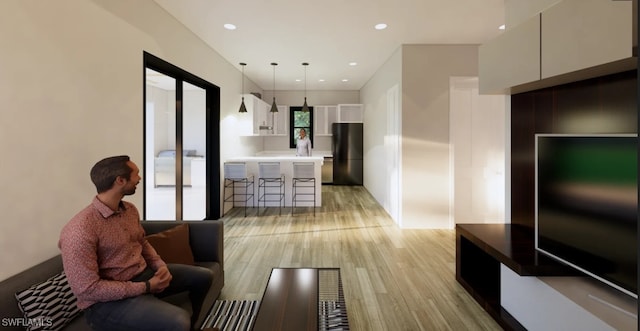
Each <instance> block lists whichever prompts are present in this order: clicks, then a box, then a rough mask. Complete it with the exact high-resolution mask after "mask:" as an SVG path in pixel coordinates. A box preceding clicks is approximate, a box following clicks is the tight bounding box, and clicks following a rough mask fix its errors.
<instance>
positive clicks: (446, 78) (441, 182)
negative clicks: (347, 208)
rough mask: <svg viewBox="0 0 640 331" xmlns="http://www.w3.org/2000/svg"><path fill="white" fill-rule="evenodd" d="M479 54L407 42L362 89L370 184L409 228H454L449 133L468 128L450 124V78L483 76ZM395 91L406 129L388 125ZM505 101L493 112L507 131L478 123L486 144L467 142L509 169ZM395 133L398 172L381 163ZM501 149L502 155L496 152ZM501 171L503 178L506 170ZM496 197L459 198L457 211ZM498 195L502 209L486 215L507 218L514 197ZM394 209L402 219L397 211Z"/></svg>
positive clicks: (474, 50) (483, 194)
mask: <svg viewBox="0 0 640 331" xmlns="http://www.w3.org/2000/svg"><path fill="white" fill-rule="evenodd" d="M477 57H478V46H477V45H403V46H402V47H401V48H400V49H398V50H397V51H396V52H395V53H394V54H393V55H392V56H391V57H390V58H389V60H388V61H387V62H386V63H385V64H384V65H383V66H382V67H381V68H380V69H379V70H378V71H377V72H376V73H375V75H374V76H373V77H372V78H371V79H370V80H369V81H368V82H367V84H366V85H365V86H364V87H363V88H362V90H361V93H360V95H361V100H362V101H361V103H363V104H364V105H365V123H366V125H365V132H364V136H365V139H364V144H365V169H364V170H365V171H364V186H365V187H366V188H367V190H368V191H369V192H370V193H371V194H372V195H373V197H374V198H375V199H376V200H377V201H378V202H379V203H380V204H381V205H383V206H385V209H386V210H387V212H388V213H389V214H390V215H392V217H394V219H395V220H396V223H398V225H399V226H401V227H403V228H452V227H453V226H454V215H453V214H454V211H453V206H454V201H453V198H452V193H453V186H454V185H455V182H456V181H455V180H454V178H453V177H452V176H453V172H452V171H451V169H452V168H453V165H452V163H451V159H452V154H451V152H452V149H451V142H450V137H449V135H450V128H455V129H459V128H458V125H459V124H460V125H461V126H464V125H465V123H457V122H450V121H449V116H450V108H451V106H450V78H451V77H455V76H469V77H474V76H477V71H478V67H477ZM394 88H398V89H400V91H401V95H400V97H399V103H400V104H401V110H400V112H401V119H400V120H399V122H398V123H399V125H400V129H399V130H396V131H394V130H393V129H392V128H389V127H388V126H387V123H389V122H390V121H391V119H392V118H393V116H391V111H392V108H393V107H392V103H389V100H388V96H390V95H393V93H389V92H390V91H392V90H393V89H394ZM499 106H500V107H499V109H497V110H495V109H490V111H491V114H492V115H496V116H500V117H499V118H496V119H494V120H493V121H495V123H496V124H497V125H500V126H501V129H502V130H503V131H502V133H503V135H502V136H501V135H500V134H499V132H498V133H496V132H484V133H483V131H485V130H491V128H490V127H489V126H488V125H487V124H484V123H479V122H477V123H476V125H475V126H474V127H475V129H474V130H476V131H475V132H474V135H475V137H476V138H482V139H485V143H484V144H482V143H481V144H478V145H477V146H473V147H472V146H466V148H467V149H466V150H467V152H468V153H469V154H473V155H474V157H476V158H478V157H482V158H485V159H492V160H495V159H497V160H498V162H503V163H502V164H501V165H502V166H504V164H505V162H507V161H506V160H505V157H506V156H505V150H507V149H508V147H507V146H508V143H507V144H505V143H504V140H502V141H498V140H499V137H503V139H506V138H505V137H504V133H505V131H506V127H505V125H506V122H507V117H506V116H507V115H506V114H505V113H504V111H505V108H504V107H505V106H506V105H505V104H500V105H499ZM487 107H492V106H490V105H489V106H487ZM492 115H489V116H487V118H486V119H485V120H486V121H487V123H490V122H492V120H491V119H490V118H491V116H492ZM480 116H481V115H480ZM469 124H470V123H469ZM485 133H486V134H485ZM394 134H399V135H400V136H401V138H400V141H401V149H400V150H399V151H397V155H399V156H400V157H399V170H397V171H394V170H393V169H394V168H393V167H390V166H389V164H387V163H385V162H380V161H381V160H388V159H389V156H390V155H389V154H388V153H389V150H391V149H392V147H390V146H392V144H390V143H389V142H390V141H394V139H392V138H393V136H394ZM496 135H497V137H498V138H496ZM494 138H496V139H498V140H496V139H494ZM496 153H497V154H498V155H497V157H490V155H492V154H496ZM502 160H505V161H502ZM492 162H493V161H492ZM498 171H499V170H498ZM380 174H384V175H383V176H381V175H380ZM461 175H464V174H461ZM500 175H501V176H503V177H502V178H503V179H502V180H504V178H505V177H504V176H505V175H507V174H504V173H502V174H500ZM396 176H399V178H400V179H399V181H400V182H399V183H396V182H394V178H395V177H396ZM469 185H470V184H469ZM504 186H505V184H504V182H503V186H502V187H500V188H499V189H500V190H501V191H502V192H505V193H504V194H505V195H506V194H508V191H505V187H504ZM396 190H399V193H398V194H394V192H396ZM396 198H398V199H399V201H400V206H397V207H395V205H394V202H395V201H394V200H395V199H396ZM494 198H495V197H494V196H493V194H492V195H490V196H487V191H486V190H484V191H482V190H480V191H479V192H477V194H476V196H475V197H474V199H470V200H467V201H461V202H460V203H459V205H458V206H456V208H460V209H464V208H469V209H471V208H472V204H474V203H477V201H480V202H481V203H483V204H484V206H483V208H481V209H483V210H485V211H486V209H488V207H486V206H487V204H491V203H493V202H494V201H490V200H491V199H494ZM498 199H500V200H499V201H497V205H499V206H502V208H501V210H498V211H496V212H494V215H497V216H493V215H491V216H490V217H485V219H484V220H488V219H491V220H493V221H497V222H504V221H506V220H507V219H508V216H507V215H505V213H506V212H508V209H507V210H505V204H507V203H508V198H505V197H504V196H501V197H498ZM456 202H457V201H456ZM476 209H478V208H476ZM498 209H500V208H498ZM396 213H397V214H398V215H399V216H398V217H395V216H394V215H395V214H396Z"/></svg>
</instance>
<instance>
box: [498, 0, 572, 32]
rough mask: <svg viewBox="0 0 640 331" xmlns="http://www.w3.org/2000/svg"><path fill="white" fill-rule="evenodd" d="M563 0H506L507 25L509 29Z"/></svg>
mask: <svg viewBox="0 0 640 331" xmlns="http://www.w3.org/2000/svg"><path fill="white" fill-rule="evenodd" d="M560 1H561V0H535V1H531V0H505V1H504V8H505V15H504V16H505V25H506V28H507V30H508V29H510V28H512V27H515V26H517V25H518V24H520V23H522V22H524V21H526V20H527V19H529V18H531V17H532V16H534V15H536V14H538V13H539V12H541V11H543V10H545V9H547V8H549V7H551V6H553V5H554V4H556V3H558V2H560Z"/></svg>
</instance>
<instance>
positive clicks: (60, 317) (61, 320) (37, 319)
mask: <svg viewBox="0 0 640 331" xmlns="http://www.w3.org/2000/svg"><path fill="white" fill-rule="evenodd" d="M16 299H17V300H18V306H19V307H20V310H22V313H23V314H24V319H25V321H24V322H25V324H26V325H27V330H34V331H35V330H52V331H55V330H61V329H62V328H63V327H64V326H65V325H67V324H68V323H69V322H70V321H71V320H73V319H74V318H75V317H76V316H78V314H79V313H80V310H79V309H78V306H77V305H76V297H75V296H74V295H73V292H71V288H70V287H69V283H68V282H67V276H66V275H65V274H64V272H62V273H59V274H57V275H55V276H53V277H51V278H49V279H47V280H45V281H44V282H42V283H40V284H36V285H32V286H31V287H29V288H28V289H26V290H23V291H20V292H18V293H16Z"/></svg>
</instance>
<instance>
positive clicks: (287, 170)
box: [227, 156, 324, 207]
mask: <svg viewBox="0 0 640 331" xmlns="http://www.w3.org/2000/svg"><path fill="white" fill-rule="evenodd" d="M323 161H324V157H322V156H244V157H234V158H229V159H227V162H245V163H246V164H247V174H249V175H251V174H253V177H254V180H255V185H254V197H255V200H256V201H255V206H256V207H258V177H259V172H258V163H260V162H280V172H281V173H282V174H284V179H285V185H284V187H285V192H284V205H285V206H287V207H291V191H292V189H291V186H292V183H293V180H292V179H293V163H294V162H313V163H314V178H315V179H316V207H320V206H322V172H321V168H322V164H323ZM249 204H251V200H249ZM266 205H267V207H277V206H278V202H267V203H266ZM236 206H243V204H242V202H239V203H238V202H236ZM297 206H300V207H305V206H310V203H305V202H298V203H297V204H296V207H297ZM260 207H262V203H260Z"/></svg>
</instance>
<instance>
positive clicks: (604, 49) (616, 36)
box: [541, 0, 633, 79]
mask: <svg viewBox="0 0 640 331" xmlns="http://www.w3.org/2000/svg"><path fill="white" fill-rule="evenodd" d="M541 25H542V30H541V31H542V38H541V43H542V46H541V47H542V58H541V63H542V68H541V76H542V77H541V78H542V79H545V78H550V77H555V76H559V75H563V74H567V73H571V72H576V71H579V70H583V69H588V68H594V67H597V66H601V65H614V66H615V65H616V62H629V61H632V60H633V59H632V56H633V55H632V51H633V10H632V2H631V1H603V0H564V1H561V2H559V3H558V4H556V5H554V6H552V7H550V8H549V9H547V10H545V11H543V12H542V20H541ZM620 65H624V63H620ZM612 70H613V71H616V69H615V68H612ZM624 70H626V69H624ZM606 73H610V72H606Z"/></svg>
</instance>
